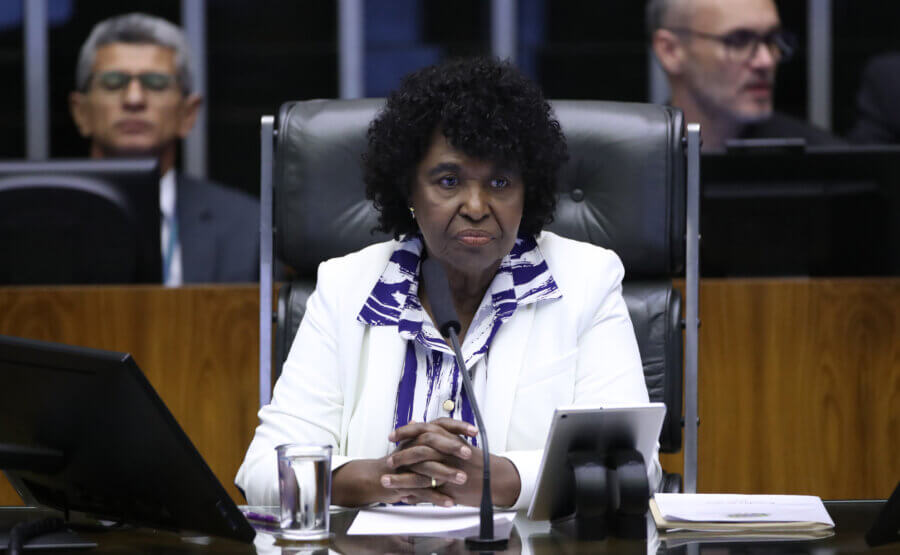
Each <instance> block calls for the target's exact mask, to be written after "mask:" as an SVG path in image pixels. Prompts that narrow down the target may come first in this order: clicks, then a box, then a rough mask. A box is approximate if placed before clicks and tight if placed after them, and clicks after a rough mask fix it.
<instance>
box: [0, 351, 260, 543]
mask: <svg viewBox="0 0 900 555" xmlns="http://www.w3.org/2000/svg"><path fill="white" fill-rule="evenodd" d="M198 394H199V392H198ZM222 433H223V434H225V433H231V432H230V431H229V430H222ZM0 469H3V470H4V472H5V473H6V476H7V477H8V478H9V481H10V483H12V485H13V487H15V488H16V490H17V491H18V492H19V494H20V495H22V497H23V499H25V500H26V502H28V503H29V504H37V505H40V506H44V507H49V508H53V509H58V510H61V511H65V512H75V513H81V514H85V515H88V516H91V517H94V518H99V519H104V520H111V521H117V522H123V523H129V524H134V525H139V526H149V527H153V528H161V529H172V530H190V531H196V532H202V533H205V534H211V535H215V536H222V537H227V538H233V539H237V540H241V541H244V542H249V541H251V540H252V539H253V537H254V535H255V533H254V531H253V528H252V527H251V526H250V524H249V523H248V522H247V521H246V519H245V518H244V517H243V515H242V514H241V513H240V512H239V511H238V509H237V507H236V506H235V504H234V502H233V501H232V500H231V498H230V497H229V496H228V493H227V492H226V491H225V489H224V488H223V487H222V485H221V484H220V483H219V481H218V480H217V479H216V477H215V475H214V474H213V473H212V471H211V470H210V469H209V467H208V466H207V465H206V462H205V461H204V460H203V458H202V457H201V456H200V454H199V453H198V452H197V450H196V449H195V448H194V446H193V444H192V443H191V441H190V439H188V437H187V435H185V433H184V431H182V429H181V427H180V426H179V425H178V422H176V420H175V418H174V417H173V416H172V414H171V413H170V412H169V410H168V409H167V408H166V406H165V404H164V403H163V402H162V400H161V399H160V398H159V396H158V395H157V394H156V392H155V391H154V389H153V387H152V386H151V385H150V383H149V382H148V381H147V379H146V378H145V377H144V375H143V373H142V372H141V371H140V369H138V367H137V365H136V364H135V362H134V360H133V359H132V358H131V356H130V355H128V354H123V353H116V352H109V351H100V350H96V349H87V348H82V347H72V346H69V345H62V344H58V343H48V342H42V341H33V340H28V339H20V338H15V337H7V336H0Z"/></svg>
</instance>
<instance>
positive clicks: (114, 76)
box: [96, 71, 176, 92]
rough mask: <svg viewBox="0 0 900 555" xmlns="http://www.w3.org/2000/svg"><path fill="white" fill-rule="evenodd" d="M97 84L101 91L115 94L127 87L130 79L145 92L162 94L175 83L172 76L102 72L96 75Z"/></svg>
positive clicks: (149, 72)
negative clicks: (136, 82) (137, 83)
mask: <svg viewBox="0 0 900 555" xmlns="http://www.w3.org/2000/svg"><path fill="white" fill-rule="evenodd" d="M96 77H97V84H98V85H100V87H101V88H102V89H103V90H106V91H110V92H115V91H120V90H122V89H124V88H125V87H127V86H128V85H129V84H130V83H131V80H132V79H137V80H138V82H139V83H140V84H141V87H143V88H144V90H147V91H153V92H162V91H165V90H167V89H169V88H170V87H171V86H172V84H173V83H174V82H175V80H176V78H175V76H174V75H170V74H168V73H158V72H155V71H146V72H143V73H135V74H132V73H125V72H124V71H104V72H103V73H99V74H97V76H96Z"/></svg>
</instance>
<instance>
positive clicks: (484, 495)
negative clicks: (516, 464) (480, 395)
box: [449, 327, 494, 540]
mask: <svg viewBox="0 0 900 555" xmlns="http://www.w3.org/2000/svg"><path fill="white" fill-rule="evenodd" d="M449 331H450V345H451V346H452V347H453V352H454V353H456V365H457V367H458V368H459V373H460V374H462V378H463V387H464V388H465V390H466V396H467V397H468V398H469V405H470V406H471V407H472V412H473V413H474V414H475V425H476V426H478V434H479V436H480V437H481V452H482V454H483V455H484V475H483V477H482V483H481V511H480V515H481V539H483V540H491V539H493V538H494V503H493V501H492V500H491V452H490V449H489V448H488V440H487V431H486V430H485V426H484V420H482V418H481V410H479V408H478V402H477V401H476V400H475V388H474V387H473V386H472V378H471V377H470V376H469V370H468V368H466V361H465V359H464V358H463V356H462V349H461V348H460V346H459V337H457V335H456V330H454V329H453V328H452V327H450V329H449Z"/></svg>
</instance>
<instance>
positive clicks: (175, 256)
mask: <svg viewBox="0 0 900 555" xmlns="http://www.w3.org/2000/svg"><path fill="white" fill-rule="evenodd" d="M175 187H176V182H175V170H169V171H167V172H166V173H165V175H163V176H162V179H160V180H159V211H160V225H159V233H160V243H159V244H160V251H161V252H160V254H161V255H162V265H163V268H162V271H163V276H162V278H163V284H164V285H166V286H168V287H178V286H179V285H181V283H182V277H181V241H180V240H179V238H178V233H177V227H178V216H177V214H176V212H175V198H176V196H177V195H176V190H175ZM173 228H174V229H173ZM173 231H176V233H175V234H174V237H173ZM170 241H171V244H170V243H169V242H170ZM170 249H171V251H172V252H171V254H170V253H169V250H170ZM167 255H168V256H169V257H170V259H169V267H168V273H167V272H166V256H167Z"/></svg>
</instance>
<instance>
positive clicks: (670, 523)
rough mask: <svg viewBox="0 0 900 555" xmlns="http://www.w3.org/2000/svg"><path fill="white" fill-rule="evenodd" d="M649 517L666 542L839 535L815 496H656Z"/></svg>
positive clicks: (669, 494) (673, 494)
mask: <svg viewBox="0 0 900 555" xmlns="http://www.w3.org/2000/svg"><path fill="white" fill-rule="evenodd" d="M650 512H651V513H652V514H653V520H654V521H655V522H656V527H657V528H658V529H659V530H660V531H661V532H662V533H663V534H664V538H663V539H666V538H672V539H674V538H680V539H688V538H697V539H718V538H722V539H726V538H729V537H731V538H732V539H740V540H745V539H763V540H775V539H796V540H799V539H815V538H822V537H828V536H830V535H832V534H833V533H834V532H833V528H834V521H833V520H831V516H829V514H828V511H827V510H825V505H823V504H822V500H821V499H820V498H818V497H816V496H811V495H730V494H677V493H657V494H656V495H655V496H654V497H653V499H651V500H650Z"/></svg>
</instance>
